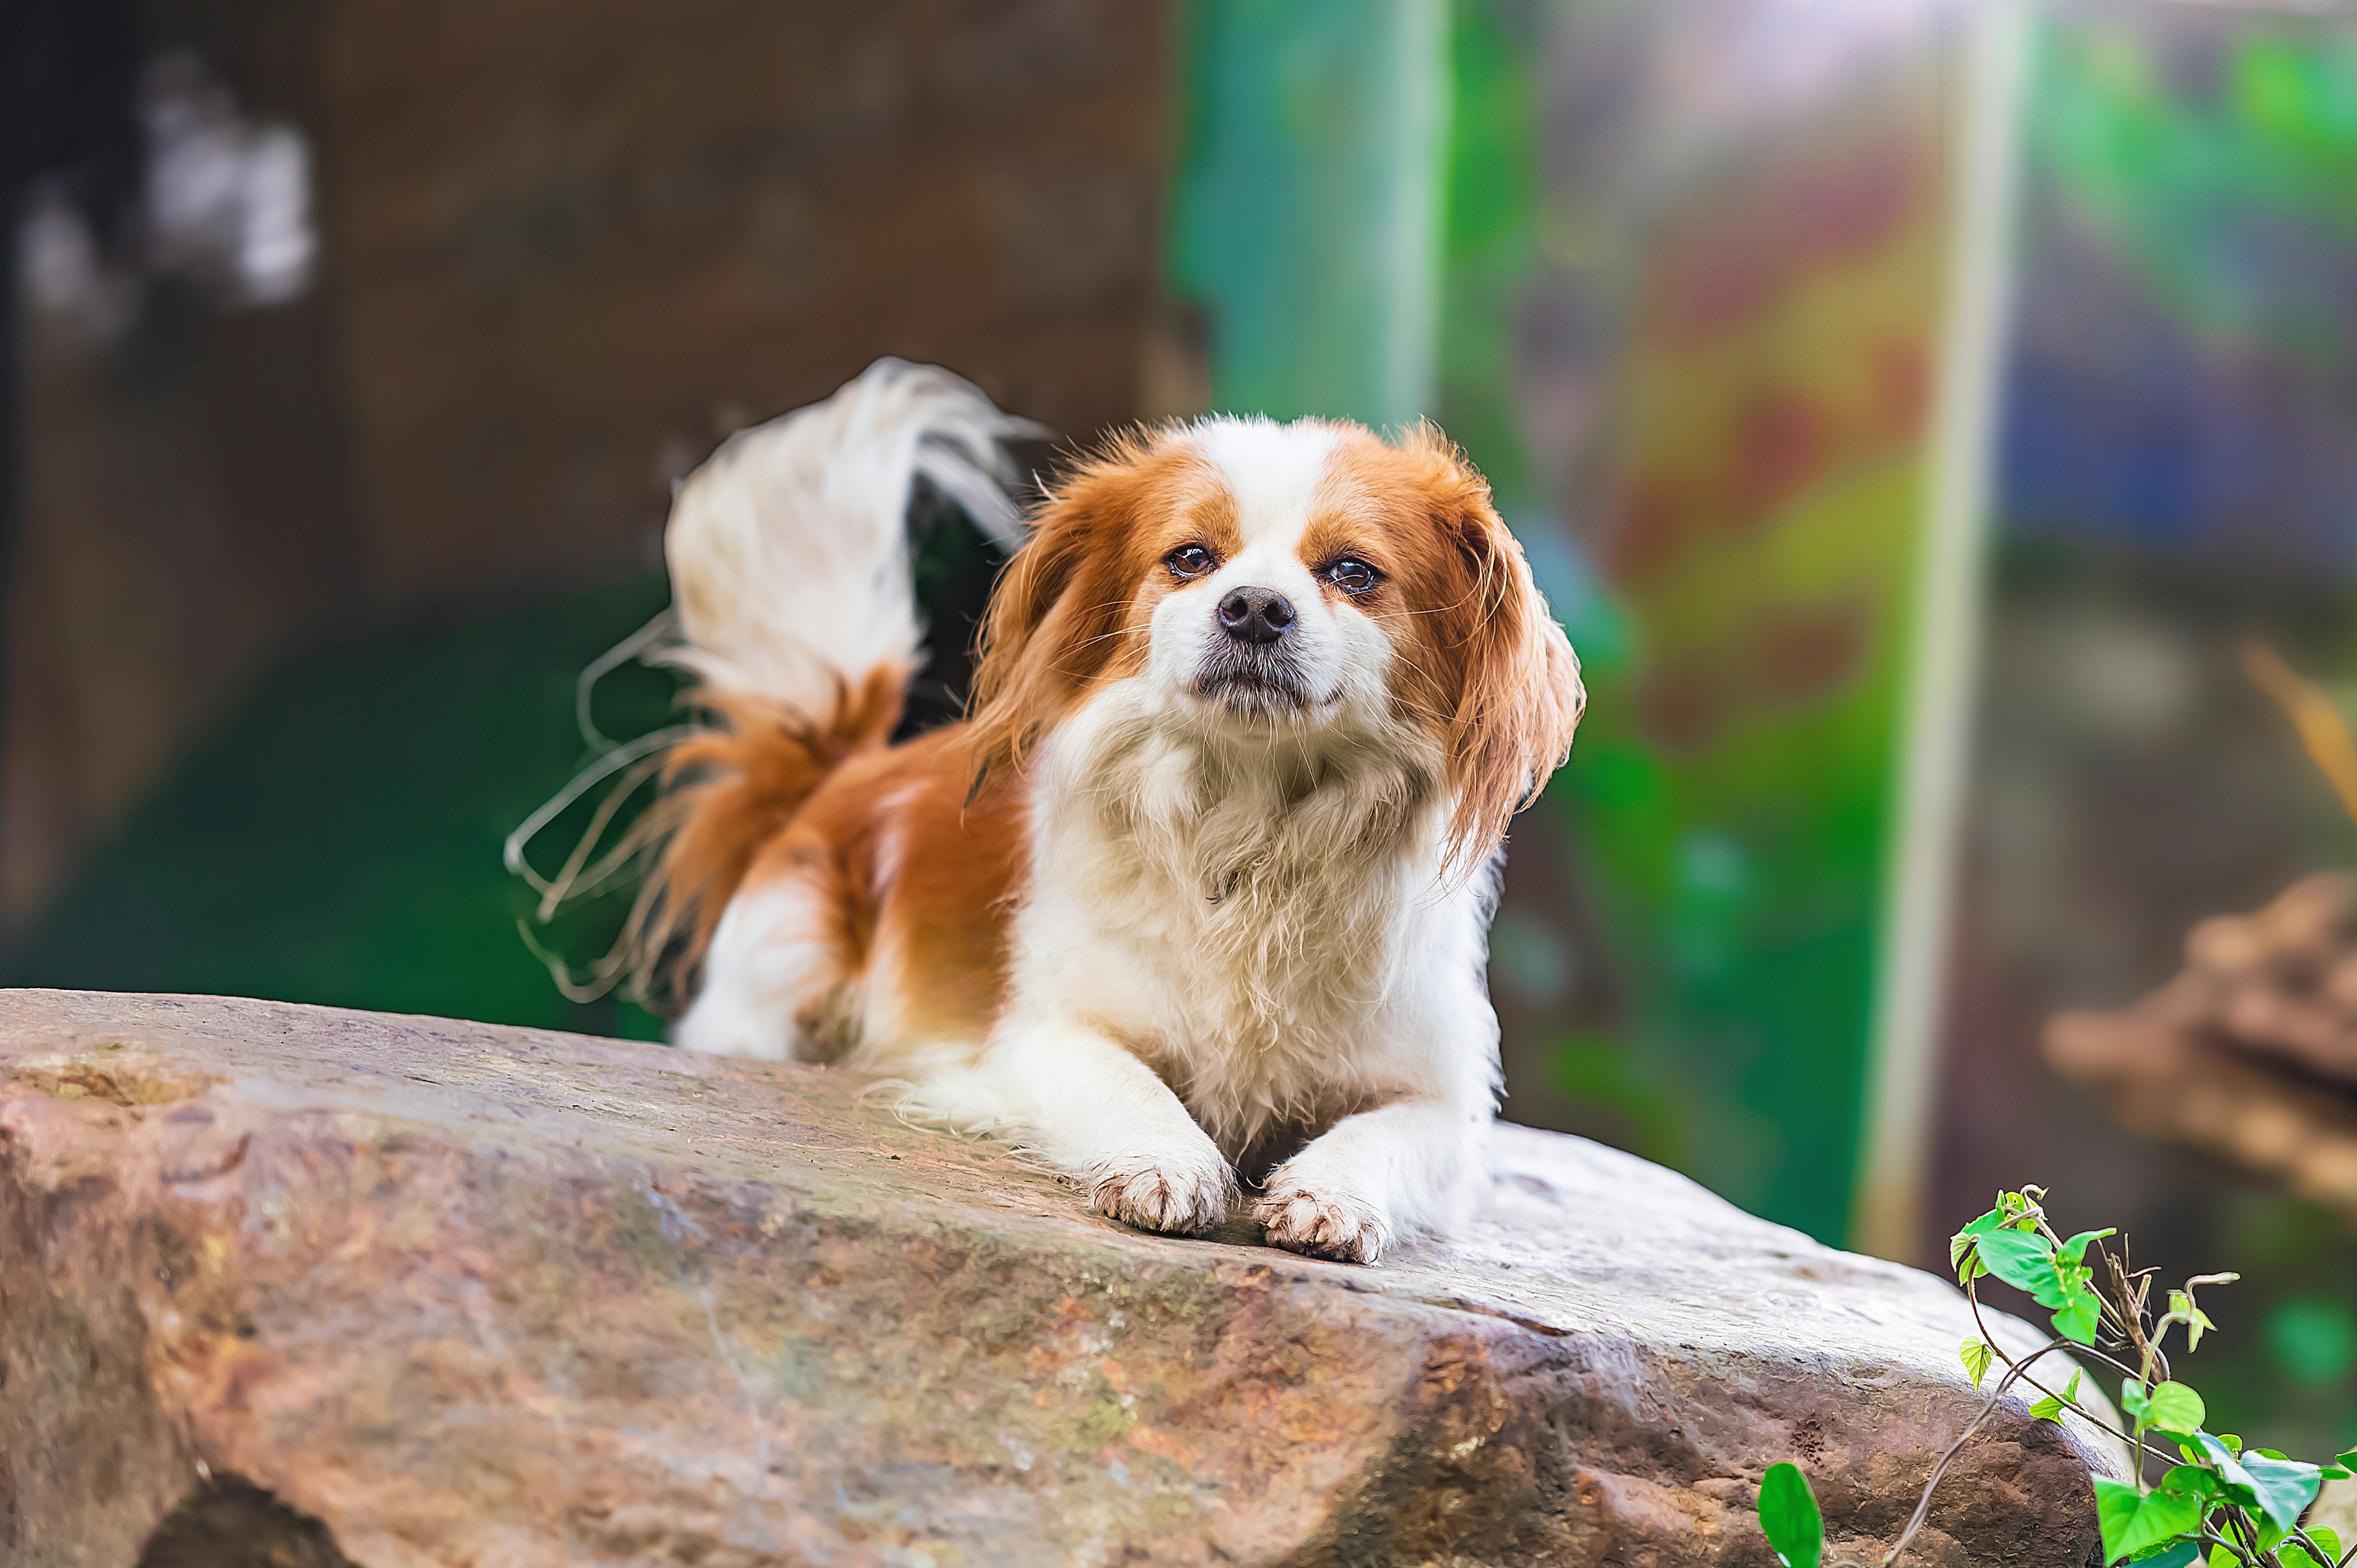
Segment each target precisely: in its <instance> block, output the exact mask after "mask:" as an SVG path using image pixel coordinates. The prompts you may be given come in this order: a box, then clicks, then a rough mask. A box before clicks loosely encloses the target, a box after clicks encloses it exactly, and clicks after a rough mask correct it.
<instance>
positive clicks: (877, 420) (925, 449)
mask: <svg viewBox="0 0 2357 1568" xmlns="http://www.w3.org/2000/svg"><path fill="white" fill-rule="evenodd" d="M1038 429H1039V426H1037V425H1035V424H1032V423H1031V422H1030V421H1028V420H1024V419H1017V418H1014V417H1013V416H1011V415H1008V414H1005V413H1000V412H999V411H998V410H997V409H996V408H995V407H993V406H992V404H991V402H990V400H989V399H988V398H986V397H985V396H984V395H983V394H982V392H980V391H979V390H977V389H976V388H975V387H974V386H973V385H972V384H970V383H969V382H966V381H962V380H960V379H959V378H958V377H956V376H953V375H952V374H950V372H949V371H944V370H940V369H938V368H936V367H934V366H931V365H911V364H909V363H908V362H906V361H905V360H891V359H885V360H877V361H876V363H875V364H873V365H871V366H869V367H868V368H867V370H866V371H865V372H864V373H862V374H861V375H860V377H859V378H858V379H857V380H856V381H851V382H849V383H847V384H846V385H845V387H844V388H843V389H842V390H841V391H840V392H836V393H835V394H834V396H833V397H831V398H829V399H827V400H826V401H825V402H824V403H813V404H811V405H810V406H809V407H807V408H802V409H797V410H796V411H795V412H793V413H789V414H786V415H784V416H783V417H782V418H779V419H773V420H771V421H770V423H768V424H759V425H756V426H754V427H753V428H752V429H750V430H743V431H739V432H738V433H737V434H736V435H732V436H730V437H729V438H728V439H727V440H726V442H724V443H722V445H721V446H720V449H719V450H718V451H716V452H715V453H714V454H713V455H712V456H710V457H709V458H707V459H706V460H705V463H704V465H703V466H702V467H699V468H697V469H696V470H695V472H694V473H693V474H691V475H689V476H688V478H687V480H686V482H685V483H684V484H683V485H682V486H681V487H680V490H679V494H678V495H677V497H675V498H674V499H673V502H672V511H671V522H670V526H669V528H668V529H667V530H666V531H665V533H664V538H663V551H664V554H665V555H666V556H667V558H668V560H669V563H670V566H671V581H672V598H673V604H674V605H675V606H676V607H678V611H679V618H680V629H681V632H682V634H683V637H684V639H685V644H686V646H685V647H684V648H683V650H680V652H679V653H678V655H677V657H678V658H679V660H680V661H681V662H682V663H684V664H686V665H688V666H689V667H690V668H691V669H693V670H694V671H695V672H696V673H697V674H698V675H699V676H700V677H702V679H703V680H704V681H705V682H706V683H708V684H710V685H713V686H719V687H726V688H729V689H731V690H736V691H745V692H756V693H762V694H764V695H767V696H770V697H774V698H777V699H778V700H780V701H781V702H784V703H789V704H790V705H791V706H793V707H795V708H797V709H799V710H801V711H802V712H804V713H809V714H818V715H824V714H827V713H829V712H831V711H832V709H833V707H834V700H835V693H836V692H837V690H838V684H837V683H838V682H845V683H849V682H856V681H857V680H858V679H859V678H860V677H862V676H864V675H866V673H867V672H868V671H871V670H874V669H877V668H878V667H880V666H895V667H898V668H899V669H902V670H906V671H914V670H915V668H916V665H917V660H918V657H919V654H920V648H921V644H922V641H923V628H921V627H920V625H919V624H918V619H917V603H916V596H915V592H914V584H913V582H912V580H911V577H910V570H909V531H908V525H907V517H908V511H909V486H910V484H911V482H912V481H913V480H914V478H916V476H918V475H920V474H922V475H923V476H924V477H925V478H928V479H931V481H932V482H933V483H934V484H936V485H939V486H940V487H941V488H942V489H943V490H944V491H946V492H947V493H948V494H949V495H950V497H951V498H952V499H954V500H956V501H957V502H958V504H959V505H960V506H962V507H963V508H964V509H965V510H966V512H967V513H968V514H969V515H970V516H972V517H973V519H974V521H975V523H976V525H977V526H979V527H980V528H981V529H982V530H983V531H984V532H986V533H988V534H989V535H990V536H991V537H992V538H993V539H995V540H996V541H997V542H998V543H999V544H1000V545H1001V546H1002V547H1003V548H1005V549H1007V550H1012V549H1014V548H1015V547H1016V545H1017V544H1018V543H1019V542H1021V538H1022V531H1021V525H1020V523H1019V522H1018V521H1017V515H1016V511H1015V508H1014V505H1013V503H1012V502H1010V501H1009V500H1008V499H1007V497H1006V490H1005V489H1003V488H1002V487H1003V486H1005V485H1007V484H1011V483H1012V482H1013V481H1014V479H1015V477H1016V476H1015V472H1014V467H1013V465H1012V463H1011V462H1010V461H1009V459H1008V458H1007V456H1006V452H1005V451H1004V449H1003V448H1001V447H1000V446H999V445H998V443H999V441H1000V439H1001V438H1003V437H1006V436H1009V435H1025V434H1030V433H1033V432H1036V431H1037V430H1038Z"/></svg>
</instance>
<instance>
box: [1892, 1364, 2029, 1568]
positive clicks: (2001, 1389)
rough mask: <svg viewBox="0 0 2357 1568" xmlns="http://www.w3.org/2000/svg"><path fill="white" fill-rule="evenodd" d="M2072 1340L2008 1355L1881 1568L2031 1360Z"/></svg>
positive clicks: (1919, 1523) (1902, 1546) (1919, 1522)
mask: <svg viewBox="0 0 2357 1568" xmlns="http://www.w3.org/2000/svg"><path fill="white" fill-rule="evenodd" d="M2070 1343H2072V1341H2070V1340H2068V1339H2061V1338H2058V1339H2055V1340H2053V1341H2051V1342H2050V1343H2049V1344H2048V1345H2047V1346H2046V1347H2045V1348H2044V1349H2040V1350H2039V1351H2037V1352H2036V1353H2035V1354H2032V1355H2029V1356H2026V1357H2024V1358H2023V1359H2020V1360H2018V1361H2016V1360H2014V1359H2011V1358H2010V1357H2008V1358H2007V1360H2006V1365H2007V1368H2008V1369H2009V1370H2007V1373H2006V1374H2005V1376H2004V1377H2003V1378H2001V1379H1999V1380H1998V1381H1997V1385H1996V1388H1994V1389H1991V1390H1990V1391H1989V1397H1988V1402H1987V1403H1986V1404H1984V1405H1982V1406H1981V1409H1980V1413H1979V1414H1978V1415H1975V1416H1974V1417H1973V1419H1972V1423H1971V1424H1970V1425H1968V1426H1966V1427H1965V1428H1964V1431H1963V1432H1962V1433H1960V1434H1958V1435H1957V1437H1956V1440H1955V1441H1954V1442H1953V1443H1951V1444H1948V1451H1947V1452H1946V1453H1944V1454H1943V1455H1940V1462H1939V1463H1938V1464H1936V1465H1934V1466H1932V1474H1931V1477H1929V1478H1928V1479H1927V1480H1925V1481H1924V1483H1923V1495H1922V1496H1921V1497H1920V1498H1917V1499H1915V1511H1914V1512H1913V1513H1912V1514H1910V1516H1908V1520H1907V1528H1906V1529H1905V1530H1900V1532H1899V1540H1898V1541H1897V1542H1896V1543H1895V1544H1893V1545H1892V1547H1891V1548H1890V1550H1889V1552H1887V1553H1885V1554H1884V1556H1883V1559H1882V1568H1890V1565H1891V1564H1892V1563H1896V1562H1898V1561H1899V1554H1900V1552H1904V1551H1906V1550H1907V1543H1908V1542H1909V1541H1913V1540H1914V1539H1915V1534H1916V1531H1918V1530H1921V1529H1922V1528H1923V1520H1924V1518H1925V1516H1926V1515H1928V1514H1929V1513H1930V1512H1931V1511H1932V1492H1934V1491H1935V1490H1937V1489H1938V1487H1939V1485H1940V1477H1943V1476H1944V1475H1946V1474H1947V1473H1948V1466H1949V1465H1950V1464H1951V1463H1953V1461H1954V1459H1955V1457H1956V1455H1957V1454H1959V1453H1960V1452H1962V1451H1963V1449H1964V1444H1966V1443H1969V1442H1971V1441H1972V1436H1973V1434H1974V1433H1975V1432H1978V1431H1979V1430H1980V1429H1981V1423H1983V1422H1985V1421H1986V1420H1987V1419H1988V1418H1989V1414H1990V1412H1993V1411H1995V1410H1996V1407H1997V1405H1998V1403H1999V1402H2002V1401H2003V1400H2004V1398H2005V1391H2006V1390H2007V1389H2008V1388H2011V1387H2012V1386H2013V1384H2014V1383H2015V1382H2016V1381H2018V1380H2019V1379H2021V1378H2022V1377H2023V1376H2024V1375H2025V1374H2026V1373H2027V1372H2028V1371H2029V1364H2030V1363H2031V1362H2032V1361H2035V1360H2037V1359H2039V1357H2040V1356H2043V1355H2045V1354H2047V1352H2048V1351H2051V1350H2060V1349H2061V1348H2063V1347H2064V1346H2065V1345H2068V1344H2070Z"/></svg>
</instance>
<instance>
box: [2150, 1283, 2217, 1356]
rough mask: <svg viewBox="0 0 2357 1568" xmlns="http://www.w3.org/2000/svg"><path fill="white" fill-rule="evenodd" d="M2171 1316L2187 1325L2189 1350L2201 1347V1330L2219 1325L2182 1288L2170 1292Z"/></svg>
mask: <svg viewBox="0 0 2357 1568" xmlns="http://www.w3.org/2000/svg"><path fill="white" fill-rule="evenodd" d="M2169 1316H2171V1317H2174V1318H2176V1319H2177V1320H2178V1321H2179V1323H2182V1324H2183V1325H2185V1348H2187V1349H2188V1350H2199V1349H2201V1331H2202V1330H2203V1329H2205V1328H2215V1327H2217V1325H2216V1324H2214V1323H2212V1322H2211V1321H2210V1315H2209V1314H2208V1313H2206V1312H2204V1311H2202V1310H2201V1308H2200V1307H2198V1306H2196V1305H2193V1297H2192V1296H2191V1295H2190V1294H2188V1293H2186V1292H2184V1291H2181V1290H2173V1291H2170V1292H2169ZM2162 1326H2163V1327H2164V1328H2166V1327H2167V1325H2166V1324H2163V1325H2162Z"/></svg>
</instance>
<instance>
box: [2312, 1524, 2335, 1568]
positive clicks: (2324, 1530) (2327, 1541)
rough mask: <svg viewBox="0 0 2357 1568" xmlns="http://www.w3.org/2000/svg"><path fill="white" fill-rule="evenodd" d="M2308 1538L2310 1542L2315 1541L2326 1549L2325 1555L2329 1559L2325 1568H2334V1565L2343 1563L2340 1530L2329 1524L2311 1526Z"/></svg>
mask: <svg viewBox="0 0 2357 1568" xmlns="http://www.w3.org/2000/svg"><path fill="white" fill-rule="evenodd" d="M2308 1538H2309V1540H2310V1541H2315V1542H2316V1544H2318V1545H2319V1546H2321V1547H2322V1548H2324V1555H2325V1557H2326V1559H2327V1561H2326V1563H2325V1564H2324V1568H2332V1564H2333V1563H2338V1562H2340V1561H2341V1532H2340V1531H2339V1530H2335V1529H2333V1528H2332V1527H2331V1526H2330V1525H2329V1524H2311V1525H2309V1527H2308Z"/></svg>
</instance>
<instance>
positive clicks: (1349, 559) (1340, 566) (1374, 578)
mask: <svg viewBox="0 0 2357 1568" xmlns="http://www.w3.org/2000/svg"><path fill="white" fill-rule="evenodd" d="M1325 576H1326V580H1327V581H1328V582H1329V583H1331V584H1333V585H1335V586H1336V587H1338V588H1340V589H1341V590H1342V591H1343V592H1344V593H1346V594H1363V593H1365V592H1366V591H1367V590H1368V589H1369V588H1372V587H1373V586H1374V585H1376V584H1377V583H1378V582H1380V581H1382V578H1383V574H1381V573H1379V572H1377V571H1376V570H1375V569H1374V568H1373V567H1372V566H1370V565H1368V564H1366V563H1365V562H1364V561H1361V560H1360V559H1359V558H1358V557H1357V556H1355V555H1345V556H1343V557H1342V559H1340V561H1337V562H1335V563H1334V564H1332V565H1331V566H1329V567H1327V568H1326V573H1325Z"/></svg>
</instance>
